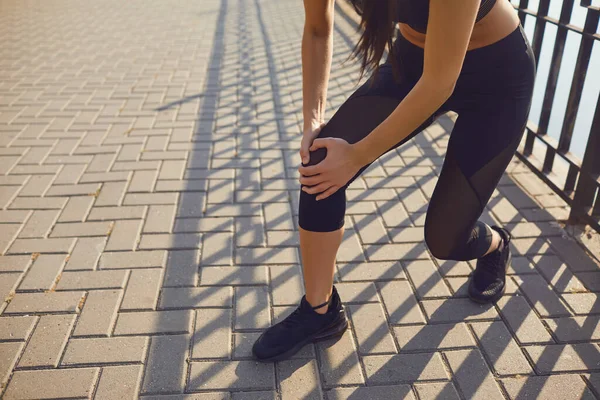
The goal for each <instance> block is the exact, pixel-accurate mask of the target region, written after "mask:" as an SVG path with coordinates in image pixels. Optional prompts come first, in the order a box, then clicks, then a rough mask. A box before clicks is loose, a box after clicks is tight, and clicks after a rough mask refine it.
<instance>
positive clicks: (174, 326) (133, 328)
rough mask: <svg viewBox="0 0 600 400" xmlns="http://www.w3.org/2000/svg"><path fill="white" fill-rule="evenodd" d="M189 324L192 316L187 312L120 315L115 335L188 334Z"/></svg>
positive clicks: (173, 311) (144, 312) (146, 312)
mask: <svg viewBox="0 0 600 400" xmlns="http://www.w3.org/2000/svg"><path fill="white" fill-rule="evenodd" d="M191 322H192V315H191V313H190V312H189V311H187V310H171V311H143V312H131V313H120V314H119V316H118V318H117V324H116V326H115V335H144V334H146V335H149V334H157V333H188V332H190V331H191V325H192V324H191Z"/></svg>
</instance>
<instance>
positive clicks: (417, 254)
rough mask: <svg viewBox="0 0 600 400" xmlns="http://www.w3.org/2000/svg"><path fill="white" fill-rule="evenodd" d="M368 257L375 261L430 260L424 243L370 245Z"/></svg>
mask: <svg viewBox="0 0 600 400" xmlns="http://www.w3.org/2000/svg"><path fill="white" fill-rule="evenodd" d="M367 257H369V260H373V261H395V260H398V259H402V260H418V259H426V260H428V259H429V254H428V253H427V249H426V248H425V245H424V244H422V243H411V244H408V243H393V244H382V245H370V246H369V247H367Z"/></svg>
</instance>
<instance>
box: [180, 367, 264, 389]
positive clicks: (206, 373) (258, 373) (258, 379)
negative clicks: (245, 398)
mask: <svg viewBox="0 0 600 400" xmlns="http://www.w3.org/2000/svg"><path fill="white" fill-rule="evenodd" d="M187 388H188V389H189V390H197V389H199V388H201V389H204V390H206V389H211V390H227V389H229V390H232V389H233V390H243V389H274V388H275V371H274V365H273V364H264V363H255V362H253V361H203V362H193V363H191V368H190V379H189V382H188V385H187Z"/></svg>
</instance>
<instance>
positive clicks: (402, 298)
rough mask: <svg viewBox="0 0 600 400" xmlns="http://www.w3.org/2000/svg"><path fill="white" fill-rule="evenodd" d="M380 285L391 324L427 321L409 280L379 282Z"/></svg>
mask: <svg viewBox="0 0 600 400" xmlns="http://www.w3.org/2000/svg"><path fill="white" fill-rule="evenodd" d="M378 287H379V291H380V293H381V297H382V298H383V304H384V305H385V309H386V311H387V314H388V315H389V321H390V323H391V324H419V323H425V318H424V317H423V314H422V313H421V309H420V308H419V305H418V304H417V299H416V298H415V296H414V294H413V292H412V289H411V287H410V285H409V284H408V282H405V281H404V282H403V281H391V282H385V283H379V284H378Z"/></svg>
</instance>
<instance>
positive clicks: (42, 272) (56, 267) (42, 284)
mask: <svg viewBox="0 0 600 400" xmlns="http://www.w3.org/2000/svg"><path fill="white" fill-rule="evenodd" d="M64 263H65V256H64V255H54V254H41V255H40V256H39V257H38V258H37V259H36V260H35V261H34V262H33V265H32V266H31V268H30V269H29V271H28V272H27V275H26V276H25V279H23V280H22V281H21V284H20V285H19V290H49V289H50V288H52V286H54V283H55V282H56V280H57V278H58V276H59V273H60V271H61V269H62V267H63V265H64Z"/></svg>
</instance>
